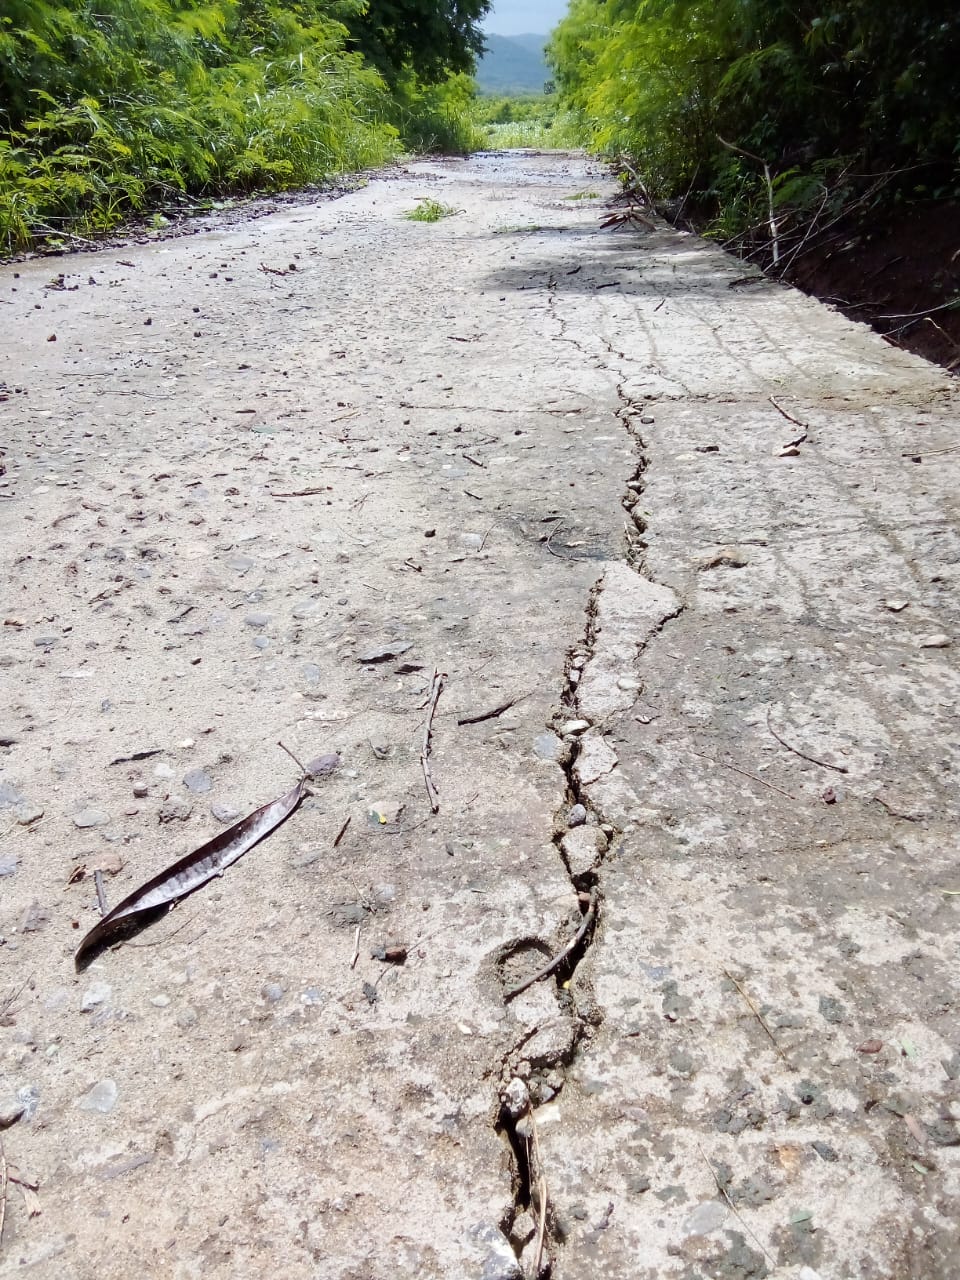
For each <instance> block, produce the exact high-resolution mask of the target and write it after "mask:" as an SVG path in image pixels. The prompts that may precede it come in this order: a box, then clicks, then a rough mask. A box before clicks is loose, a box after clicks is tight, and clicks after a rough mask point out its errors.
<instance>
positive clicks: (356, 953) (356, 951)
mask: <svg viewBox="0 0 960 1280" xmlns="http://www.w3.org/2000/svg"><path fill="white" fill-rule="evenodd" d="M359 959H360V926H359V925H357V932H356V933H355V934H354V936H353V959H352V960H351V961H350V968H351V969H355V968H356V966H357V961H358V960H359Z"/></svg>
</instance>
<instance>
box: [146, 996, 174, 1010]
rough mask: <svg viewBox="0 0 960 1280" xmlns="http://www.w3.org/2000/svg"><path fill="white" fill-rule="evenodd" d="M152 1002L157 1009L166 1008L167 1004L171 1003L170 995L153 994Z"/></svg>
mask: <svg viewBox="0 0 960 1280" xmlns="http://www.w3.org/2000/svg"><path fill="white" fill-rule="evenodd" d="M150 1003H151V1004H152V1005H153V1006H154V1008H156V1009H165V1008H166V1007H167V1005H168V1004H169V1003H170V997H169V996H165V995H159V996H151V997H150Z"/></svg>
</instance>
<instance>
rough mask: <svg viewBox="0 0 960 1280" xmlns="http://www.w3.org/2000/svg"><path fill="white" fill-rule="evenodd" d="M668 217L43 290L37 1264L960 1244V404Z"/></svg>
mask: <svg viewBox="0 0 960 1280" xmlns="http://www.w3.org/2000/svg"><path fill="white" fill-rule="evenodd" d="M611 191H612V184H611V183H610V182H609V181H608V180H607V179H606V178H605V177H604V176H603V174H602V173H601V172H600V171H599V170H598V169H597V168H596V167H595V166H593V165H591V164H589V163H588V162H586V161H584V160H583V159H582V158H579V157H576V156H564V155H550V156H533V155H524V154H518V155H512V156H508V157H506V156H480V157H474V158H473V159H471V160H468V161H457V162H445V163H435V164H422V165H415V166H411V168H410V170H409V172H408V173H407V174H406V175H405V176H403V177H401V178H399V179H397V180H396V181H390V182H386V181H384V182H378V181H375V182H372V183H371V184H370V185H369V186H368V187H366V188H365V189H363V190H361V191H357V192H354V193H352V194H349V195H346V196H345V197H344V198H343V199H341V200H338V201H336V202H332V203H331V202H325V203H321V204H318V205H317V206H316V207H309V206H307V207H295V208H290V209H287V210H284V211H282V212H278V213H274V214H272V215H270V216H269V217H266V218H263V219H260V220H258V221H256V222H252V223H248V224H245V225H238V226H234V227H224V228H220V229H218V230H216V231H214V232H210V233H208V234H203V235H197V236H191V237H188V238H184V239H181V240H171V241H167V242H165V243H160V244H150V245H135V246H129V247H127V248H124V249H123V250H120V251H117V250H104V251H103V252H101V253H98V254H92V255H84V256H82V257H77V258H73V259H69V260H63V261H62V262H61V263H59V264H58V267H57V270H58V271H59V269H60V267H64V268H66V267H69V270H64V276H63V278H62V279H58V278H57V275H56V274H55V273H51V269H50V268H51V264H50V263H49V261H32V262H29V263H25V264H22V265H19V266H16V267H14V266H9V267H6V268H3V269H0V297H2V299H3V300H4V302H5V303H6V304H7V305H5V306H4V307H3V311H4V312H5V313H6V314H5V316H4V319H5V320H7V321H8V329H9V334H10V337H9V340H8V341H7V343H6V344H5V346H4V349H3V352H2V355H0V359H2V364H0V379H2V380H3V383H4V395H5V397H6V398H5V399H3V400H2V402H0V422H2V427H3V435H2V439H3V446H2V447H3V451H4V458H3V463H4V466H5V474H3V475H2V476H0V494H2V495H3V496H2V497H0V521H2V526H0V538H2V557H3V567H4V582H5V587H4V598H3V605H2V620H3V623H4V626H3V631H4V638H5V644H4V647H3V652H2V654H0V677H2V680H3V686H4V705H5V707H6V708H7V710H6V712H5V713H4V715H5V719H4V722H3V723H2V724H0V742H2V744H3V745H2V746H0V821H2V828H0V873H2V881H0V883H2V899H0V935H2V947H0V958H2V961H3V965H4V973H5V979H4V991H7V992H8V993H9V996H10V997H11V998H9V999H7V1000H5V1012H4V1018H3V1023H4V1025H3V1026H2V1027H0V1048H2V1053H3V1059H2V1065H3V1085H2V1090H0V1111H2V1114H3V1116H4V1117H5V1119H6V1120H8V1121H9V1126H10V1127H9V1130H8V1131H7V1132H5V1133H4V1135H3V1137H4V1151H5V1156H6V1161H7V1165H8V1168H9V1170H10V1172H11V1173H12V1174H13V1175H14V1176H15V1177H16V1178H17V1179H18V1181H16V1182H11V1184H10V1186H9V1188H8V1196H7V1200H8V1205H7V1214H6V1222H5V1225H4V1228H3V1237H2V1252H0V1275H7V1274H9V1275H13V1274H14V1273H16V1274H18V1275H19V1274H32V1275H37V1276H50V1277H54V1276H55V1277H57V1278H58V1280H60V1278H61V1277H64V1278H67V1280H74V1278H75V1280H88V1277H89V1278H90V1280H92V1277H94V1276H96V1277H98V1280H112V1278H113V1277H118V1278H119V1277H121V1276H127V1275H129V1274H131V1272H133V1271H141V1272H143V1273H144V1274H150V1275H157V1276H170V1277H175V1278H176V1280H180V1278H181V1277H184V1278H185V1277H195V1276H204V1277H207V1276H209V1277H215V1278H216V1277H221V1278H223V1280H226V1277H230V1278H231V1280H234V1278H236V1277H258V1276H261V1275H265V1274H267V1273H269V1274H282V1275H283V1276H284V1277H290V1278H292V1280H296V1278H297V1277H301V1276H302V1277H304V1278H306V1277H316V1276H318V1275H321V1276H323V1277H331V1280H367V1278H369V1280H373V1278H374V1277H377V1278H379V1277H382V1276H385V1275H391V1276H402V1277H405V1276H411V1277H414V1276H416V1277H418V1280H421V1278H422V1280H428V1278H429V1277H436V1278H438V1280H439V1278H441V1277H442V1278H443V1280H447V1278H450V1280H452V1278H453V1277H458V1278H459V1277H463V1276H481V1277H483V1280H519V1278H520V1277H531V1276H533V1275H535V1274H536V1273H537V1271H538V1269H539V1270H541V1272H542V1267H539V1268H538V1262H539V1263H543V1262H544V1260H547V1261H548V1262H549V1265H550V1266H551V1267H552V1274H554V1275H555V1276H556V1277H559V1280H575V1278H576V1280H579V1277H582V1276H584V1275H586V1274H591V1275H604V1276H610V1277H621V1276H625V1275H630V1276H638V1277H649V1278H650V1280H654V1277H657V1278H659V1277H661V1276H670V1275H675V1276H678V1277H683V1278H684V1280H693V1278H694V1277H695V1276H700V1275H710V1276H724V1277H728V1278H729V1280H739V1278H740V1277H743V1278H744V1280H746V1278H747V1277H751V1276H761V1275H767V1274H775V1275H777V1276H784V1277H791V1278H792V1280H815V1277H816V1276H817V1275H824V1276H825V1275H834V1274H845V1275H851V1276H862V1277H864V1280H867V1278H871V1280H872V1278H876V1280H879V1277H881V1276H886V1275H890V1274H911V1273H912V1272H911V1270H910V1268H911V1267H912V1266H913V1261H912V1260H913V1259H915V1258H917V1257H920V1256H922V1257H923V1259H924V1262H923V1266H924V1267H925V1268H926V1269H925V1270H924V1271H923V1272H922V1273H923V1274H924V1275H925V1276H927V1275H928V1276H930V1277H941V1276H942V1277H944V1278H945V1277H946V1276H947V1275H949V1274H950V1270H949V1267H950V1265H951V1264H950V1262H949V1259H950V1258H951V1257H952V1256H954V1254H955V1250H956V1245H957V1241H956V1225H955V1222H954V1220H953V1217H952V1215H951V1213H950V1211H949V1206H950V1204H951V1203H952V1202H953V1201H954V1200H955V1197H956V1194H957V1190H958V1185H957V1183H958V1176H960V1166H958V1162H957V1153H958V1151H960V1147H958V1145H957V1137H956V1135H957V1129H956V1121H957V1117H958V1116H960V1098H958V1095H957V1088H958V1084H957V1080H958V1077H960V1065H958V1062H960V1059H958V1053H960V1029H958V1027H957V1023H956V1018H955V1014H954V1010H953V997H952V979H951V974H950V972H949V969H948V957H949V956H950V955H951V954H952V953H953V951H954V950H955V948H956V945H957V939H958V924H957V918H956V910H957V908H955V907H954V905H953V904H954V902H956V901H957V899H956V898H955V897H954V896H952V895H953V892H954V890H955V889H957V888H958V887H960V886H957V885H955V884H954V883H953V879H952V875H951V865H950V862H949V858H950V850H951V846H950V843H949V840H950V833H951V832H952V831H953V830H955V824H956V817H957V813H956V809H957V801H956V798H955V796H954V793H953V790H952V789H951V787H950V785H949V779H950V777H951V776H952V774H951V772H950V771H951V770H953V771H956V769H957V768H958V767H960V760H958V759H957V758H956V756H957V750H956V749H955V748H956V744H955V742H954V738H955V737H956V734H955V732H954V728H955V723H954V722H955V711H956V705H957V703H958V696H960V688H958V680H957V673H956V663H955V656H954V655H955V652H956V650H955V648H954V647H953V646H954V645H955V643H956V642H957V637H958V636H960V618H958V617H957V609H956V603H955V602H956V591H955V585H956V584H955V583H954V582H953V576H954V569H955V563H956V560H957V556H958V555H960V551H958V550H957V548H956V546H955V543H956V538H957V532H956V529H955V512H954V510H953V503H952V497H951V495H952V493H953V491H954V489H955V480H956V476H955V474H954V473H955V469H956V464H955V463H954V461H953V458H954V455H953V454H952V453H951V452H950V449H951V447H952V432H951V425H950V424H951V422H952V419H953V417H954V416H955V411H956V399H955V394H954V391H953V388H952V385H951V383H950V381H949V379H947V378H946V377H945V375H943V374H942V373H941V372H940V371H939V370H936V369H934V368H933V367H932V366H930V365H928V364H926V363H925V362H923V361H921V360H919V359H916V358H915V357H913V356H910V355H908V354H905V353H903V352H898V351H894V350H891V349H889V348H888V347H886V346H885V345H884V344H883V342H882V341H881V340H880V339H879V338H878V337H877V336H876V335H875V334H873V333H871V332H870V331H869V330H867V329H866V328H865V327H864V326H859V325H851V324H850V323H848V322H847V321H846V320H844V319H843V318H842V317H841V316H839V315H838V314H836V313H835V312H832V311H830V310H828V309H826V308H824V307H822V306H821V305H819V304H817V303H815V302H813V301H811V300H810V299H808V298H805V297H804V296H803V295H802V294H800V293H797V292H795V291H792V290H787V289H784V288H783V287H780V286H777V285H773V284H771V283H768V282H765V281H762V280H761V281H760V282H759V283H758V284H757V285H755V286H751V288H750V289H749V291H748V292H746V293H745V292H744V291H742V290H741V289H739V288H732V287H731V285H732V284H734V282H735V281H736V280H737V278H738V277H740V276H741V275H742V266H741V264H740V263H739V262H737V261H736V260H735V259H732V258H729V257H726V256H724V255H723V254H721V253H720V252H719V251H717V250H716V249H713V248H711V247H709V246H707V245H705V244H703V243H702V242H700V241H698V240H696V239H695V238H694V237H691V236H687V235H683V234H681V233H677V232H674V231H671V230H669V229H667V228H665V227H663V226H660V225H658V226H657V227H656V228H655V229H654V230H652V231H647V230H637V229H628V230H614V231H603V230H601V229H600V227H599V218H598V207H599V205H600V203H601V201H602V199H603V198H604V197H605V196H606V195H608V194H610V193H611ZM422 196H433V197H435V198H437V199H440V200H442V201H443V202H444V203H447V204H449V205H451V206H453V207H454V208H456V209H457V210H459V212H458V213H457V214H456V215H455V216H453V217H450V218H447V219H444V220H443V221H441V222H439V223H436V224H424V223H414V222H409V221H407V220H405V219H404V217H403V214H404V213H405V212H406V211H408V210H409V209H410V208H411V207H412V206H413V204H414V203H415V201H416V200H417V199H418V198H420V197H422ZM916 459H920V461H916ZM438 672H439V673H443V676H444V685H443V691H442V693H441V695H440V698H439V702H438V703H437V707H436V714H435V715H434V716H433V719H432V739H431V754H430V757H429V771H430V775H431V777H432V779H433V781H434V782H435V784H436V786H437V788H438V792H439V811H438V812H436V813H434V812H432V809H431V805H430V798H429V794H428V790H427V787H426V786H425V779H424V772H423V760H422V754H423V743H424V730H425V727H426V724H427V718H428V716H429V714H430V711H429V708H430V699H431V692H432V691H433V690H434V689H435V673H438ZM278 740H282V741H283V742H284V743H285V744H286V746H288V747H289V748H290V749H291V750H293V751H294V752H295V753H296V754H297V755H298V756H300V757H301V758H309V757H311V756H316V755H318V754H319V753H321V752H333V751H335V752H337V753H339V755H340V765H339V767H338V768H337V769H336V770H335V771H334V772H333V773H332V774H331V776H329V777H327V778H324V779H322V780H319V781H318V782H317V783H316V784H315V785H314V786H313V788H312V791H313V794H312V795H311V796H310V797H309V798H308V799H307V800H306V801H305V802H304V804H303V805H302V806H301V807H300V809H299V810H298V811H297V813H295V814H294V815H293V816H292V817H291V818H290V819H289V820H288V821H287V822H286V823H285V824H284V825H283V826H282V827H281V828H280V829H279V830H278V831H277V832H276V833H275V834H273V835H272V836H271V837H270V838H269V839H268V840H267V841H265V842H264V843H263V844H262V845H260V846H258V847H257V848H256V849H254V850H252V851H251V852H250V853H248V854H247V855H246V856H245V857H244V858H243V859H242V860H241V861H240V862H238V863H237V864H236V865H235V866H233V867H232V868H231V869H230V870H229V871H228V872H227V873H226V874H225V875H224V877H223V878H222V880H217V881H215V882H214V883H213V884H211V885H209V886H207V887H206V888H205V889H203V890H201V891H200V892H199V893H197V894H196V895H194V896H193V897H191V898H189V899H187V900H186V901H185V902H184V903H182V904H181V905H180V906H179V907H178V908H177V909H176V910H175V911H174V912H173V913H172V914H170V915H169V916H168V917H166V918H165V919H163V920H162V921H160V922H159V923H157V924H155V925H153V926H152V927H151V928H150V929H149V930H146V931H144V932H143V933H141V934H140V935H138V936H137V937H136V938H133V939H131V940H129V941H128V942H126V943H124V945H122V946H121V947H119V948H118V949H116V950H112V951H107V952H105V953H104V954H102V955H101V956H99V957H98V958H97V959H96V960H95V961H94V963H93V964H91V965H90V967H89V968H87V969H86V970H85V971H83V972H82V973H79V974H77V973H75V971H74V967H73V952H74V949H75V947H76V945H77V942H78V940H79V938H80V936H81V935H82V933H83V932H84V931H85V930H86V929H88V928H89V927H90V926H91V925H92V924H93V923H94V922H95V920H96V919H97V908H96V899H95V894H94V890H93V885H92V882H91V879H92V873H93V871H94V870H95V869H96V868H97V867H100V868H102V869H103V871H104V875H105V880H106V886H107V892H108V894H109V897H110V901H111V902H116V901H119V899H120V898H121V897H122V896H123V895H124V894H126V893H128V892H129V891H130V890H131V889H132V888H134V887H135V885H137V884H139V883H140V882H142V880H144V879H145V878H147V877H148V876H150V875H152V874H154V873H155V872H157V871H158V870H160V869H161V868H162V867H163V866H165V865H167V864H168V863H170V862H171V861H173V859H174V858H176V857H178V856H180V855H181V854H183V853H185V852H186V851H187V850H188V849H190V848H193V847H195V846H197V845H199V844H200V843H202V842H203V841H204V840H207V839H209V838H211V837H212V836H213V835H215V834H216V833H217V832H219V831H222V830H224V829H225V827H226V826H227V825H228V824H229V823H230V822H231V821H233V820H234V819H235V818H236V817H237V816H239V815H240V814H242V813H245V812H248V811H249V810H251V809H253V808H254V807H255V806H256V805H258V804H261V803H263V802H264V801H267V800H269V799H271V798H272V797H274V796H276V795H279V794H281V793H282V792H283V791H285V790H286V789H287V788H289V787H290V786H291V784H292V783H293V782H294V781H295V779H296V769H295V768H294V766H293V765H292V763H291V762H290V761H289V760H288V758H287V757H286V756H285V755H284V754H283V753H282V752H281V751H280V750H279V749H278V748H277V747H276V745H275V744H276V743H277V741H278ZM348 819H349V825H345V824H346V823H347V820H348ZM401 952H402V962H401V963H398V962H397V957H398V956H399V955H400V953H401ZM391 957H392V958H391ZM558 957H560V958H559V959H557V958H558ZM554 960H556V963H553V961H554ZM540 969H548V970H549V974H548V976H546V977H544V978H542V979H541V980H539V981H534V982H533V983H532V984H531V985H529V986H527V987H526V989H524V990H523V991H517V990H516V989H517V988H519V987H521V986H524V985H525V983H526V982H527V980H528V979H530V978H532V977H533V976H534V975H535V974H536V972H537V971H538V970H540ZM544 1201H545V1203H546V1212H545V1213H542V1212H541V1209H542V1205H543V1202H544ZM541 1221H542V1223H543V1227H542V1230H541ZM917 1274H919V1272H917Z"/></svg>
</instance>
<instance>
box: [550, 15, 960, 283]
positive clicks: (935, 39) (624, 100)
mask: <svg viewBox="0 0 960 1280" xmlns="http://www.w3.org/2000/svg"><path fill="white" fill-rule="evenodd" d="M548 54H549V57H550V59H551V61H552V64H553V67H554V71H555V75H556V82H557V86H558V89H559V97H560V102H561V104H562V105H563V107H565V108H566V109H567V110H568V111H570V112H573V113H577V114H578V115H579V117H580V119H581V120H582V121H583V122H584V129H585V131H586V133H587V135H588V137H589V140H590V145H591V146H592V147H593V149H594V150H595V151H597V152H599V153H601V154H603V155H606V156H610V157H617V156H624V157H626V158H628V159H629V161H630V164H631V166H632V167H633V168H634V169H635V170H636V173H637V174H638V176H639V177H640V178H641V180H642V183H643V185H644V187H645V189H646V190H647V191H648V192H649V193H650V194H651V196H652V197H653V198H659V199H663V198H666V199H671V200H675V201H682V202H683V203H684V204H685V205H686V206H687V207H688V208H699V209H700V210H701V211H705V212H707V213H708V214H709V215H710V216H711V217H712V219H713V230H714V232H715V234H717V235H720V236H722V237H730V236H736V235H740V236H745V237H748V238H749V237H754V236H756V237H757V238H758V239H760V240H762V241H763V242H764V243H765V244H766V245H767V248H768V251H769V253H770V254H771V255H773V254H776V255H777V256H778V257H780V258H781V259H784V258H789V257H790V256H791V255H793V254H795V253H796V252H797V251H798V249H799V247H800V244H801V242H802V240H803V238H804V236H805V235H806V234H807V233H808V231H809V229H810V228H811V226H820V227H823V226H825V225H826V224H827V223H828V222H830V221H831V220H833V219H835V218H836V217H837V215H838V214H840V213H841V212H843V211H844V210H845V209H847V208H849V207H850V206H851V205H852V204H853V203H854V202H858V201H859V202H864V203H871V202H876V201H878V200H879V199H880V198H881V197H882V198H885V199H894V200H897V199H899V200H902V199H907V198H910V197H912V196H916V195H921V196H927V195H931V194H939V195H943V194H952V195H957V194H958V193H960V97H958V96H957V94H956V68H957V66H958V65H960V10H957V9H956V7H955V6H952V5H944V4H943V3H942V0H902V2H901V3H900V4H896V5H885V4H878V3H876V2H875V0H832V3H831V4H830V5H826V4H824V3H822V0H812V2H810V3H801V4H795V3H787V2H786V0H639V3H638V0H573V2H572V4H571V7H570V10H569V13H568V15H567V17H566V18H565V19H564V20H563V22H561V23H560V25H559V27H558V28H557V29H556V31H555V32H554V34H553V37H552V40H551V43H550V46H549V49H548Z"/></svg>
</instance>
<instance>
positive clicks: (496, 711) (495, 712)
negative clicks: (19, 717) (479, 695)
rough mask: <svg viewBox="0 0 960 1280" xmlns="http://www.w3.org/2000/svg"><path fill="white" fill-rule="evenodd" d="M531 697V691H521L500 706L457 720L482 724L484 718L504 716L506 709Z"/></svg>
mask: <svg viewBox="0 0 960 1280" xmlns="http://www.w3.org/2000/svg"><path fill="white" fill-rule="evenodd" d="M529 697H530V694H529V693H521V694H519V695H518V696H517V697H516V698H510V699H509V700H508V701H507V702H501V703H500V704H499V705H498V706H496V707H491V709H490V710H489V711H481V712H479V713H478V714H477V715H475V716H463V717H462V718H461V719H460V720H458V721H457V724H458V725H464V724H482V723H483V721H484V720H495V719H496V718H497V716H502V715H503V713H504V712H505V711H509V710H510V708H511V707H515V706H516V705H517V703H518V702H523V700H524V698H529Z"/></svg>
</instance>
